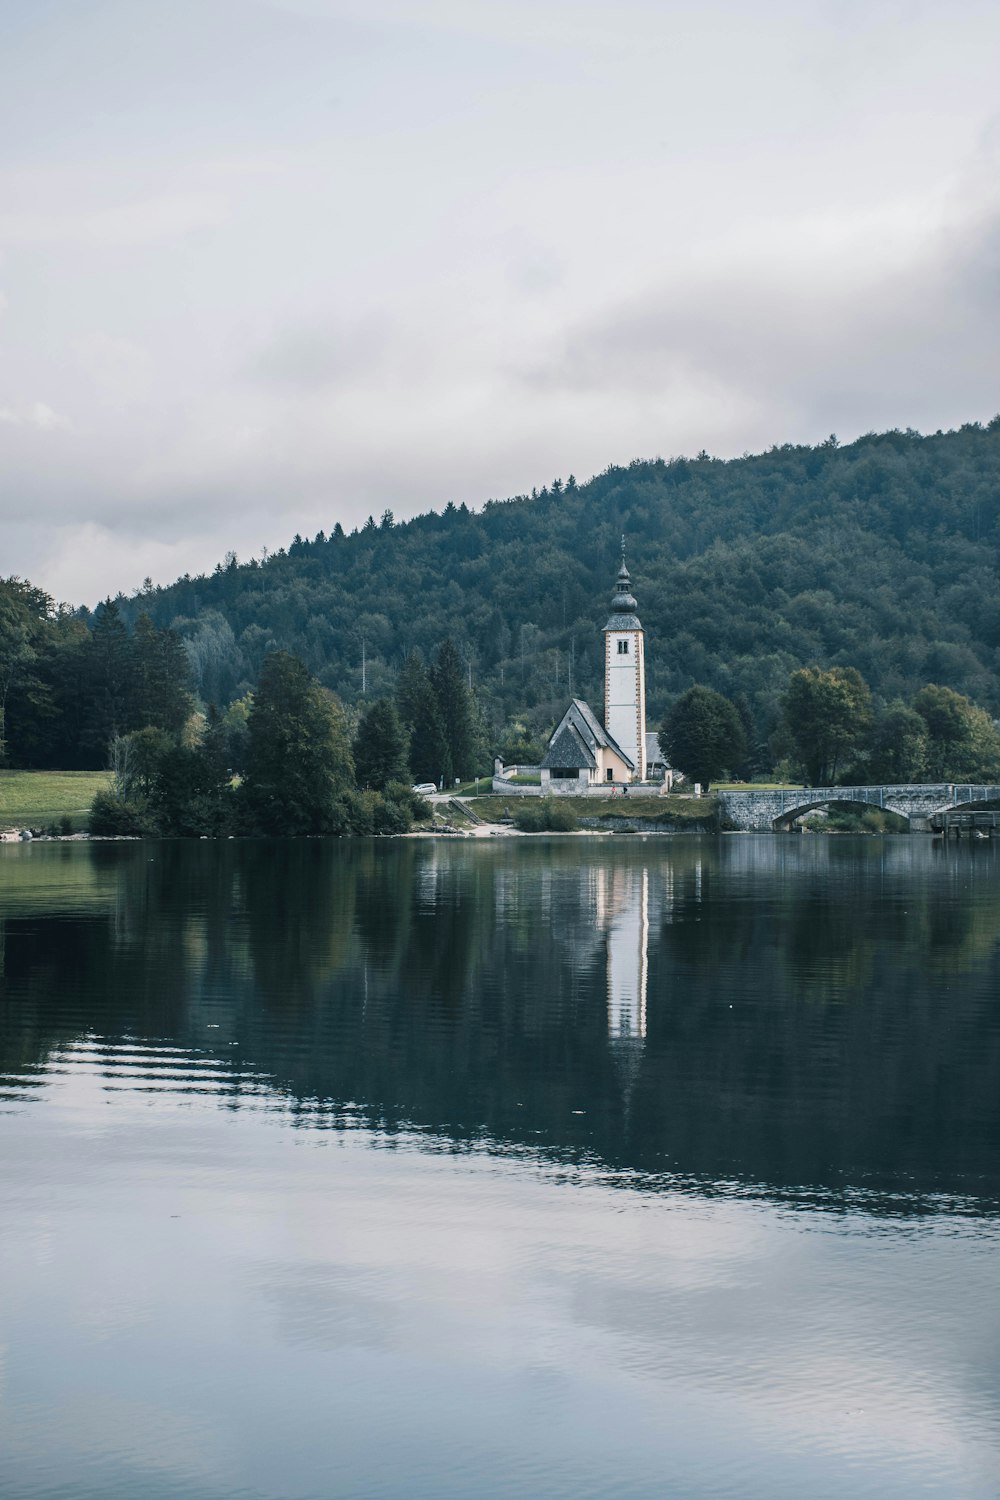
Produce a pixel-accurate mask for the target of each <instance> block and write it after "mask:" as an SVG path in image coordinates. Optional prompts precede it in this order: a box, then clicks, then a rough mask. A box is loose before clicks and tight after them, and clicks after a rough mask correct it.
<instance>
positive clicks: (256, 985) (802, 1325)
mask: <svg viewBox="0 0 1000 1500" xmlns="http://www.w3.org/2000/svg"><path fill="white" fill-rule="evenodd" d="M998 855H1000V848H998V847H997V846H995V845H994V846H985V847H976V846H968V845H963V846H961V847H955V846H953V847H952V848H950V849H941V848H938V847H935V846H933V845H932V844H931V842H930V841H924V840H921V839H918V838H901V839H884V840H874V839H868V840H854V839H834V838H829V839H819V838H806V837H803V838H796V839H793V838H789V837H784V838H765V837H761V838H727V839H721V840H711V839H704V840H702V839H687V838H677V839H648V840H645V839H628V838H624V839H612V840H604V839H600V840H580V839H553V840H548V841H547V840H544V839H537V840H523V841H522V840H511V841H496V842H495V843H490V844H483V843H477V844H476V845H475V846H472V845H471V844H467V843H463V844H451V843H424V842H421V841H418V840H400V841H393V842H388V841H386V842H367V843H366V842H362V841H358V842H354V843H350V842H348V843H330V844H327V843H323V842H321V841H303V842H294V843H292V842H290V843H287V844H285V843H280V842H273V843H266V844H265V843H259V844H258V843H237V842H228V843H224V844H218V845H216V844H198V845H182V844H162V845H155V844H115V845H96V844H95V845H90V846H67V845H61V846H56V845H50V846H36V847H29V848H24V849H20V848H17V849H2V850H0V915H2V921H0V964H2V969H0V973H2V989H0V995H2V999H0V1356H2V1359H0V1495H2V1496H4V1497H6V1496H8V1495H10V1496H12V1497H13V1496H17V1497H18V1500H56V1497H60V1500H62V1497H65V1496H68V1495H72V1496H73V1500H134V1497H135V1496H139V1495H141V1496H142V1497H143V1500H178V1497H181V1496H183V1497H184V1500H236V1497H238V1500H293V1497H294V1500H299V1497H303V1500H305V1497H308V1500H321V1497H322V1500H330V1497H333V1496H335V1497H341V1496H343V1497H348V1496H349V1497H351V1500H357V1497H365V1500H396V1497H399V1500H404V1497H405V1500H467V1497H468V1496H469V1495H476V1496H477V1500H513V1497H519V1500H520V1497H524V1496H531V1497H538V1500H580V1497H593V1500H597V1497H604V1496H607V1495H612V1494H615V1495H618V1494H621V1495H629V1496H632V1497H636V1500H654V1497H656V1500H659V1497H661V1496H662V1495H664V1494H677V1495H684V1496H685V1497H692V1500H697V1497H702V1496H704V1497H712V1500H715V1497H722V1496H734V1495H738V1496H740V1497H741V1500H742V1497H751V1500H765V1497H766V1500H799V1497H800V1496H801V1495H802V1494H806V1493H808V1494H809V1495H811V1496H814V1497H816V1500H835V1497H836V1500H840V1497H841V1496H843V1495H845V1494H850V1495H851V1496H852V1497H854V1496H866V1497H870V1500H876V1497H877V1500H886V1497H890V1500H910V1497H912V1496H913V1495H914V1494H918V1493H919V1494H926V1495H930V1496H934V1497H935V1500H952V1497H954V1496H957V1495H961V1496H963V1497H970V1500H991V1497H993V1496H994V1495H995V1493H996V1486H995V1477H996V1473H997V1471H998V1466H1000V1446H998V1442H997V1430H998V1418H1000V1389H998V1382H997V1369H996V1357H995V1350H996V1346H997V1338H998V1337H1000V1328H998V1325H997V1311H996V1309H997V1307H998V1306H1000V1295H998V1293H1000V1287H998V1284H997V1283H998V1270H997V1267H998V1264H1000V1257H998V1256H997V1253H996V1252H997V1238H998V1219H997V1202H998V1189H1000V1117H998V1116H1000V1109H998V1100H1000V1008H998V1003H997V997H998V994H1000V982H998V981H1000V952H998V934H1000V858H998Z"/></svg>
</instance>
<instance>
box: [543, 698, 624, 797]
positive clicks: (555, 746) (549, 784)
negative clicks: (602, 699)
mask: <svg viewBox="0 0 1000 1500" xmlns="http://www.w3.org/2000/svg"><path fill="white" fill-rule="evenodd" d="M634 776H635V764H634V762H633V761H632V759H631V758H630V757H629V756H627V755H626V754H625V752H624V750H622V749H621V747H620V746H619V745H617V744H616V743H615V741H614V740H613V739H612V738H611V736H610V734H609V733H608V731H607V730H606V729H605V728H604V726H603V724H601V723H600V721H599V720H598V719H597V717H596V716H595V714H594V713H593V711H592V709H591V707H590V705H589V704H588V703H584V701H583V699H582V698H574V699H573V701H572V703H571V704H570V706H569V708H568V709H567V710H566V712H565V713H564V714H563V716H562V719H561V720H560V721H559V723H558V724H557V725H556V729H555V732H554V734H553V736H552V738H551V739H550V740H549V748H548V750H547V751H546V752H545V758H544V760H543V761H542V765H541V780H542V791H543V793H544V792H550V791H567V792H568V791H577V790H579V789H580V788H581V787H583V786H601V785H603V784H605V783H607V782H612V783H614V782H624V781H631V780H632V779H633V777H634ZM554 783H555V784H554Z"/></svg>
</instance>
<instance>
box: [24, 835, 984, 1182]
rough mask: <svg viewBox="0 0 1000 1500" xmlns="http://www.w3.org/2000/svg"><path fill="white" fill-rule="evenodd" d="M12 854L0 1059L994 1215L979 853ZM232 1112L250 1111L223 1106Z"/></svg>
mask: <svg viewBox="0 0 1000 1500" xmlns="http://www.w3.org/2000/svg"><path fill="white" fill-rule="evenodd" d="M11 852H12V854H13V859H3V860H0V893H3V894H4V895H5V896H7V897H9V899H7V900H6V901H5V904H4V910H5V912H7V913H8V914H7V915H6V917H5V918H4V920H3V922H2V924H0V936H2V944H3V946H2V956H3V995H4V999H3V1003H2V1005H0V1066H2V1069H3V1071H4V1072H6V1073H7V1074H10V1075H14V1076H22V1075H25V1074H26V1073H27V1072H28V1071H29V1070H31V1069H32V1068H39V1067H42V1066H43V1065H44V1063H45V1059H46V1057H47V1056H48V1054H49V1053H50V1052H51V1051H52V1050H53V1049H54V1048H57V1047H59V1046H61V1045H65V1044H66V1043H67V1042H69V1041H72V1040H73V1039H74V1038H77V1037H80V1036H83V1035H89V1034H97V1035H98V1036H100V1037H102V1038H105V1039H107V1040H109V1041H114V1040H116V1039H122V1038H128V1037H131V1038H144V1039H160V1040H167V1041H169V1042H170V1044H171V1045H174V1046H177V1047H182V1048H188V1049H191V1050H195V1051H198V1052H199V1053H208V1054H209V1055H211V1054H213V1052H214V1053H215V1054H216V1055H217V1056H218V1058H219V1061H220V1064H221V1066H223V1067H224V1068H225V1067H230V1068H233V1069H234V1071H235V1062H234V1059H235V1058H239V1059H240V1063H241V1066H242V1068H243V1069H247V1068H250V1069H252V1070H253V1072H254V1073H255V1074H257V1075H263V1076H264V1077H265V1078H266V1079H268V1080H269V1081H270V1085H271V1087H272V1088H273V1089H275V1090H278V1091H280V1092H281V1093H283V1094H284V1095H285V1097H286V1098H287V1099H288V1100H289V1101H290V1102H292V1103H293V1104H294V1106H295V1108H296V1110H297V1112H298V1114H297V1118H298V1119H299V1120H300V1121H301V1122H302V1123H303V1124H305V1123H307V1122H320V1121H322V1120H323V1119H334V1118H340V1117H341V1115H342V1112H343V1108H344V1106H345V1105H346V1104H351V1105H352V1106H353V1108H354V1110H355V1115H356V1117H358V1118H361V1119H365V1120H367V1121H368V1122H369V1123H371V1124H372V1125H375V1126H377V1127H378V1128H379V1129H381V1130H387V1131H393V1130H397V1129H399V1128H401V1127H403V1126H406V1127H415V1128H417V1129H420V1130H425V1131H432V1132H434V1133H436V1134H438V1135H440V1136H443V1137H445V1138H450V1139H451V1140H452V1141H453V1142H454V1143H455V1145H456V1147H458V1148H462V1147H464V1146H465V1145H467V1144H468V1143H469V1142H473V1141H488V1142H492V1143H495V1145H496V1147H497V1149H507V1148H509V1147H518V1148H522V1147H531V1148H532V1149H534V1150H541V1151H543V1152H546V1153H554V1154H556V1155H558V1156H566V1155H569V1156H574V1155H576V1154H578V1153H581V1152H583V1153H586V1154H588V1155H590V1156H592V1157H596V1158H598V1159H600V1160H602V1161H604V1162H605V1163H607V1164H608V1165H609V1166H610V1167H613V1168H615V1169H622V1168H625V1169H629V1170H630V1171H632V1172H635V1173H638V1174H641V1180H643V1181H647V1182H648V1181H650V1180H651V1178H654V1177H656V1176H658V1175H661V1174H669V1175H670V1180H672V1181H676V1180H677V1178H678V1177H680V1178H684V1179H691V1180H695V1181H698V1182H699V1183H700V1184H702V1185H706V1184H711V1183H713V1182H717V1181H720V1180H730V1179H731V1180H737V1181H742V1182H744V1183H755V1184H763V1185H766V1186H767V1188H768V1190H770V1191H785V1190H796V1191H798V1190H801V1189H803V1188H808V1189H813V1190H815V1191H816V1193H817V1194H818V1195H820V1196H821V1197H822V1196H825V1197H827V1198H830V1195H831V1194H832V1195H833V1198H832V1199H831V1201H838V1202H839V1201H841V1199H840V1196H839V1195H841V1194H842V1193H843V1191H844V1190H845V1189H849V1188H866V1189H873V1190H878V1191H884V1192H887V1193H893V1192H897V1191H903V1190H905V1191H906V1193H907V1194H908V1195H909V1200H910V1201H911V1202H912V1201H913V1200H914V1196H915V1195H916V1196H917V1197H919V1195H920V1194H925V1195H930V1194H936V1193H944V1194H951V1195H954V1194H964V1195H968V1196H969V1197H970V1198H972V1199H976V1198H978V1199H984V1198H987V1199H992V1198H994V1197H995V1196H996V1194H997V1186H998V1176H1000V1169H998V1166H997V1162H998V1160H1000V1152H998V1149H997V1148H998V1146H1000V1122H998V1111H997V1103H996V1101H997V1099H998V1098H1000V1020H998V1016H997V1013H996V1008H995V1003H994V1001H993V996H994V995H995V994H996V993H997V979H998V977H1000V976H998V967H1000V963H998V954H997V932H998V927H1000V922H998V919H1000V860H998V859H997V858H996V851H995V850H993V849H990V848H978V847H968V846H966V847H960V848H959V847H953V848H951V849H947V850H933V849H931V847H930V845H929V843H927V842H924V841H922V840H917V839H913V838H911V839H898V840H891V839H890V840H853V839H839V840H835V839H822V840H821V839H816V838H814V839H806V838H803V839H792V838H788V837H786V838H744V839H737V838H734V839H722V840H711V839H704V840H701V839H684V838H682V839H672V840H667V839H662V840H642V841H639V840H635V841H629V840H626V839H620V840H613V841H606V840H582V839H576V840H574V839H563V840H559V839H554V840H542V839H538V840H517V841H515V840H511V841H503V842H500V841H498V842H497V843H494V844H488V845H484V844H478V845H477V846H475V847H472V846H470V845H468V844H449V843H444V842H431V841H427V842H422V841H416V840H396V841H392V842H390V841H384V842H372V841H369V842H365V841H355V842H343V843H332V842H325V841H318V840H317V841H302V842H297V841H288V842H283V841H273V842H263V841H262V842H251V841H248V842H245V843H239V842H227V843H222V844H211V845H209V844H199V845H194V846H193V845H185V844H180V843H175V844H162V845H156V844H136V845H99V844H94V845H87V846H78V847H74V848H72V849H67V848H66V846H49V847H38V848H35V849H32V850H30V851H20V850H15V851H11ZM233 1096H234V1097H235V1098H236V1100H237V1103H238V1102H239V1090H238V1088H236V1087H235V1085H234V1089H233Z"/></svg>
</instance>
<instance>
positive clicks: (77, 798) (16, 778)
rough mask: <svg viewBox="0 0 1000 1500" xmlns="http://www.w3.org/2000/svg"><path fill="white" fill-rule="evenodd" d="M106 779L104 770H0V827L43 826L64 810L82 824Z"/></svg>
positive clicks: (76, 823) (79, 826)
mask: <svg viewBox="0 0 1000 1500" xmlns="http://www.w3.org/2000/svg"><path fill="white" fill-rule="evenodd" d="M109 781H110V776H109V775H108V772H107V771H0V828H11V827H14V828H40V827H46V826H47V825H48V824H49V823H53V822H58V820H59V818H60V817H62V815H63V814H64V813H65V814H66V815H67V816H69V817H71V818H72V819H73V826H74V828H84V827H85V826H86V815H87V814H88V813H89V811H90V804H91V802H92V801H93V800H94V793H95V792H98V791H100V790H101V789H102V788H103V787H106V786H107V785H108V782H109Z"/></svg>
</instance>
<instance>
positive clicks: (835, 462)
mask: <svg viewBox="0 0 1000 1500" xmlns="http://www.w3.org/2000/svg"><path fill="white" fill-rule="evenodd" d="M331 528H332V529H331V531H330V534H329V535H326V534H324V533H323V532H320V533H319V534H318V535H317V536H316V537H314V538H313V539H311V540H308V539H303V538H302V537H299V536H296V537H295V539H294V540H293V541H292V542H291V543H290V545H289V546H288V547H287V549H282V550H280V551H279V552H277V553H274V554H271V555H269V556H267V557H264V558H256V559H251V560H249V561H246V562H240V561H239V560H238V559H237V557H236V556H235V554H230V556H229V557H228V558H227V559H226V560H225V562H223V563H220V564H219V566H218V567H217V568H216V569H215V571H214V572H213V573H212V574H210V575H208V576H199V577H188V576H185V577H184V578H181V579H179V580H178V581H177V582H176V583H174V584H172V585H170V586H169V587H165V588H154V587H152V586H151V585H148V584H147V585H146V586H145V587H144V588H143V589H142V590H141V591H139V592H138V593H137V594H136V595H135V596H133V597H131V598H126V597H124V596H119V598H118V599H117V600H115V601H112V602H111V603H110V605H109V604H107V603H106V604H105V605H103V606H98V607H97V608H96V609H95V610H94V611H93V612H91V611H89V610H87V609H81V610H76V611H72V610H65V609H64V610H61V611H59V610H52V609H51V608H48V607H47V604H46V601H45V598H44V595H41V594H40V593H39V592H38V591H37V590H33V589H31V588H30V586H28V585H25V584H18V585H17V586H16V588H14V587H12V585H5V586H4V589H3V591H2V597H0V633H3V632H5V633H6V634H5V642H4V653H5V654H4V662H5V663H6V665H5V666H4V674H3V682H2V683H0V691H2V693H3V703H2V704H0V708H2V709H3V710H4V721H3V727H4V739H5V749H6V755H7V763H8V764H22V765H25V764H42V765H44V764H50V765H58V764H61V765H65V766H72V765H81V764H102V763H103V761H102V759H101V757H102V756H103V754H104V746H105V745H106V743H107V741H108V738H109V734H113V733H115V732H121V731H123V730H124V731H127V730H129V729H131V728H134V727H136V726H137V725H140V724H144V723H160V722H161V720H162V718H163V713H164V712H166V713H167V715H168V717H173V716H175V715H176V713H177V712H178V711H179V708H180V703H179V701H178V699H177V698H176V696H174V697H173V698H172V701H171V702H170V703H169V704H168V703H158V704H157V707H156V710H155V711H154V712H153V714H152V716H150V712H149V709H148V707H147V708H144V707H143V704H144V702H145V699H146V698H148V697H149V695H150V693H152V694H153V696H154V697H155V696H156V694H157V691H158V689H157V683H158V682H160V681H161V680H165V676H166V677H170V678H171V680H172V681H173V680H175V673H174V670H173V669H174V668H175V667H176V665H177V661H178V657H177V652H176V649H175V648H176V647H177V645H178V644H179V645H181V646H182V647H183V651H184V653H186V658H187V662H188V663H189V666H190V677H189V680H188V683H187V686H188V687H189V688H190V690H191V692H192V693H193V695H194V699H195V700H196V702H199V703H200V704H201V706H202V707H204V708H207V707H208V706H209V705H210V704H215V705H217V706H218V707H219V708H220V709H224V708H225V707H226V705H227V704H229V703H232V702H233V701H234V700H240V699H245V697H246V694H247V693H248V692H249V691H251V690H252V689H253V687H254V685H255V683H256V682H257V679H258V676H259V672H260V668H261V665H262V663H263V661H264V659H265V657H266V656H267V655H268V654H269V653H270V652H272V651H274V650H275V649H280V650H285V651H289V652H292V653H294V654H295V655H296V656H298V657H299V658H301V660H302V661H303V662H304V663H305V665H306V667H307V668H308V670H309V671H310V672H311V673H312V674H314V676H315V677H316V678H317V679H318V680H319V682H320V683H321V684H323V685H324V686H326V687H329V688H331V689H333V690H334V691H335V692H336V693H337V694H338V695H339V696H340V697H341V698H342V699H343V701H344V702H345V704H346V705H347V706H348V711H349V716H350V714H351V712H352V710H354V709H356V708H357V707H360V706H361V705H363V703H364V702H365V701H366V700H367V701H371V700H372V699H375V698H378V697H379V696H382V695H385V694H387V693H394V692H395V690H396V688H397V685H398V681H399V677H400V673H401V671H402V667H403V663H404V661H405V659H406V656H407V654H408V653H409V652H410V651H412V650H413V649H414V648H416V649H417V650H418V651H419V652H420V653H421V654H422V655H423V657H424V659H425V660H426V661H427V662H428V663H430V662H431V661H432V660H433V658H434V655H435V652H436V651H437V649H438V647H439V646H440V643H441V642H442V641H443V640H444V639H446V638H450V639H451V640H452V641H453V642H454V643H455V646H456V648H457V652H458V656H459V659H460V661H461V663H462V667H463V671H464V673H465V675H466V680H467V682H469V683H470V684H471V685H472V687H473V688H474V690H475V694H476V698H477V700H478V708H479V711H480V714H481V718H482V721H483V722H484V724H485V726H486V729H487V731H488V735H489V736H491V737H492V738H493V739H494V741H495V743H496V744H497V745H500V746H501V748H502V742H503V740H504V737H505V735H506V738H507V739H508V740H509V739H510V738H511V736H512V733H514V737H515V738H516V733H515V731H513V730H512V726H515V725H516V724H517V721H520V724H521V726H523V728H524V729H525V730H526V731H527V733H526V738H528V739H530V738H535V739H536V741H537V736H538V735H540V734H543V733H544V732H545V731H546V730H547V729H548V727H549V726H550V725H551V724H552V723H553V721H554V720H555V718H556V717H557V716H558V714H559V713H560V712H561V711H562V708H563V707H564V705H565V700H566V699H567V697H568V696H569V695H570V693H573V694H577V695H580V696H583V697H586V698H588V699H589V700H590V701H591V702H594V703H599V702H600V698H601V693H602V670H603V658H602V639H601V633H600V632H601V628H602V626H603V624H604V619H605V616H606V612H607V600H608V597H609V594H610V590H611V585H612V582H613V579H614V575H615V570H616V568H617V564H618V560H619V545H620V537H621V535H622V533H624V534H625V535H626V537H627V548H628V561H629V567H630V569H631V572H632V576H633V591H634V592H635V594H636V596H637V598H638V602H639V613H640V617H641V619H642V622H643V625H644V626H645V629H646V637H647V697H648V717H649V722H650V724H651V725H653V724H657V723H659V721H660V719H661V718H662V716H663V714H664V713H665V711H666V710H667V708H668V707H669V706H670V705H671V703H672V702H673V701H674V700H675V699H676V698H677V696H678V695H679V694H681V693H682V692H684V691H685V690H686V689H688V688H689V687H691V686H692V684H696V683H697V684H701V685H704V686H706V687H709V688H713V689H715V690H717V691H719V692H722V693H724V694H726V695H727V696H728V697H729V698H731V699H732V700H734V701H735V702H737V703H739V704H742V706H743V712H744V715H745V716H746V715H747V713H749V716H750V718H751V719H752V721H753V726H754V728H753V733H754V736H755V737H756V738H757V739H758V740H759V741H760V742H764V741H766V740H767V739H768V737H769V736H771V735H772V733H773V731H774V729H775V727H776V726H777V725H778V723H779V719H780V707H781V702H782V695H783V694H784V692H785V690H786V687H787V684H788V680H789V676H790V674H791V673H792V672H793V671H794V670H795V669H796V668H800V667H804V666H820V667H826V668H854V669H857V670H858V671H859V672H860V673H861V675H862V677H863V678H864V679H865V681H866V682H867V683H868V685H869V686H870V688H871V690H872V693H873V695H874V699H875V707H876V709H878V708H880V707H882V706H884V705H886V704H890V703H892V702H894V701H897V700H910V699H912V697H913V695H914V694H916V693H917V692H919V691H920V689H922V688H923V687H924V686H925V685H926V684H927V683H936V684H941V685H943V686H946V687H948V688H953V689H956V690H957V691H959V692H961V693H963V694H966V695H968V696H969V697H970V698H971V699H973V700H974V701H975V702H976V703H978V704H980V705H981V706H982V707H983V708H984V709H986V710H987V711H988V712H989V713H990V714H991V715H996V714H997V713H998V712H1000V578H998V547H1000V417H997V418H995V419H994V420H993V421H992V422H990V423H989V424H988V426H986V427H983V426H981V425H979V424H969V425H967V426H965V427H962V428H961V429H960V430H958V431H955V432H949V433H938V434H935V435H933V436H921V435H920V434H919V433H916V432H912V431H907V432H899V431H895V432H888V433H882V434H871V435H868V436H865V437H863V438H860V439H859V440H858V441H857V442H854V443H851V444H849V445H844V446H840V445H839V444H838V443H837V441H836V439H835V438H832V437H831V438H830V439H829V440H828V441H827V442H826V443H823V444H821V445H819V446H818V447H793V446H790V445H785V446H783V447H775V448H772V449H771V450H770V451H768V452H766V453H763V454H758V455H752V456H751V455H748V456H745V457H743V458H740V459H735V460H731V461H723V460H720V459H715V458H711V457H710V456H709V455H707V454H705V453H702V454H699V455H698V456H697V457H696V458H675V459H672V460H670V461H664V460H662V459H656V460H652V461H642V462H640V461H637V462H634V463H632V464H630V465H628V467H626V468H618V467H612V468H609V469H608V470H607V471H606V472H605V473H603V474H600V475H598V476H597V477H595V478H594V479H591V480H590V481H589V482H587V483H585V484H578V483H577V482H576V480H575V479H574V478H573V477H572V476H570V477H569V478H568V479H567V480H566V481H565V483H564V482H562V481H560V480H555V481H553V482H552V483H550V484H548V485H546V486H544V487H543V488H542V489H541V490H540V491H537V492H535V493H533V494H532V495H530V496H526V495H522V496H516V497H514V498H513V499H510V500H490V501H487V502H486V503H485V504H484V505H483V506H482V507H481V508H480V509H478V510H476V509H470V508H469V507H468V506H467V505H465V504H461V505H458V506H456V505H454V504H452V503H449V504H448V505H446V506H445V507H444V509H443V510H442V511H441V512H440V513H435V512H433V511H432V512H430V513H429V514H427V515H423V516H419V517H417V518H416V519H414V520H412V521H409V522H406V523H403V524H395V523H394V520H393V517H392V515H391V513H390V512H389V511H386V513H385V514H384V515H383V516H382V517H381V518H380V520H378V521H376V520H375V519H374V518H370V519H369V521H368V523H367V524H366V525H365V526H364V527H362V528H360V529H356V530H354V531H352V532H351V533H350V534H347V533H345V531H344V529H343V527H342V525H341V524H340V523H339V522H338V521H337V519H336V516H335V515H333V516H331ZM8 636H9V637H10V641H7V640H6V637H8ZM11 642H12V643H13V644H12V645H11ZM8 645H11V649H10V650H7V646H8ZM352 722H354V721H353V720H352ZM163 727H164V728H168V727H170V726H168V725H166V724H164V725H163Z"/></svg>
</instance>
